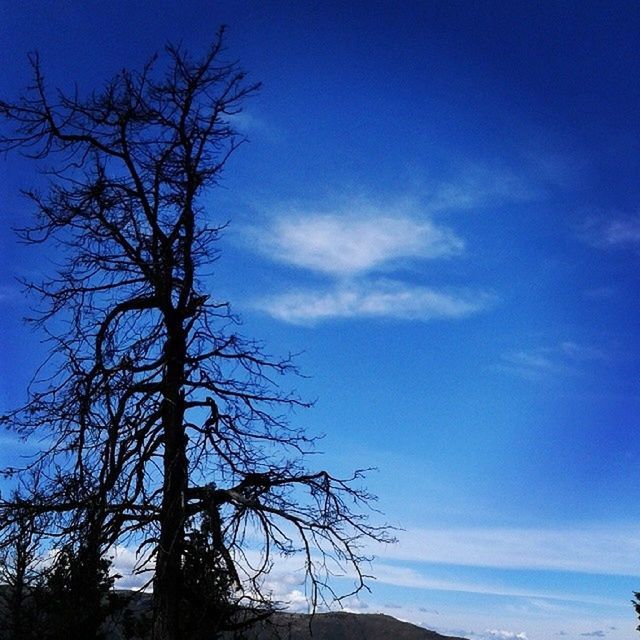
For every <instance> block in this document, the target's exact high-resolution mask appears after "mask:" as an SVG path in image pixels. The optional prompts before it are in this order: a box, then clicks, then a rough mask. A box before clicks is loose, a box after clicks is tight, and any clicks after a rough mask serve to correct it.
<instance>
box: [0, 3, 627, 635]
mask: <svg viewBox="0 0 640 640" xmlns="http://www.w3.org/2000/svg"><path fill="white" fill-rule="evenodd" d="M221 23H225V24H227V25H229V33H228V46H229V55H230V56H231V57H234V58H237V59H239V60H240V61H241V63H242V65H243V66H244V68H245V69H247V70H248V71H249V72H250V75H251V78H252V79H255V80H261V81H262V82H264V89H263V91H262V92H261V94H260V95H259V96H258V97H257V98H255V99H253V100H252V101H251V102H250V103H248V104H247V108H246V111H245V112H244V113H243V114H242V116H241V117H239V118H238V121H237V123H238V127H239V128H240V129H241V130H242V131H244V132H245V133H246V134H247V136H248V137H249V138H250V140H251V143H250V144H248V145H246V146H244V147H243V148H242V149H241V150H240V151H239V152H238V154H237V155H236V156H235V157H234V158H233V159H232V161H231V162H230V164H229V166H228V170H227V172H226V174H225V177H224V182H223V185H222V187H221V188H220V189H218V190H217V191H216V192H212V193H211V194H210V198H209V202H208V209H209V211H210V213H211V216H212V217H213V219H215V220H217V221H226V220H229V221H231V224H230V226H229V230H228V232H227V234H226V236H225V238H224V239H223V241H222V242H221V244H220V248H221V250H222V255H221V258H220V260H219V261H218V263H217V264H216V267H215V275H214V277H213V278H212V279H211V287H212V291H213V292H214V293H215V294H217V295H219V296H220V297H223V298H228V299H230V300H231V301H232V302H233V303H234V306H235V309H236V311H238V312H239V313H241V314H242V316H243V318H244V320H245V332H246V333H247V334H248V335H251V336H256V337H259V338H263V339H264V340H265V341H266V342H267V344H268V346H269V349H270V350H271V351H273V352H287V351H289V350H292V351H301V352H303V353H302V355H301V356H300V359H299V360H300V365H301V367H302V369H303V370H304V372H305V373H307V374H309V376H310V377H309V378H308V379H304V380H292V381H291V385H295V386H296V387H297V388H298V389H299V390H300V391H301V392H302V393H303V394H304V395H306V396H308V397H311V398H317V405H316V407H315V408H314V409H313V410H312V411H310V412H308V413H306V414H302V415H299V416H297V418H296V419H297V420H299V421H300V422H301V423H302V424H304V425H307V426H308V428H309V429H310V430H311V431H313V432H324V433H326V438H325V439H324V441H323V443H322V448H323V450H324V451H325V452H326V453H325V459H324V461H323V464H325V465H327V466H329V467H331V468H334V469H338V470H340V469H348V468H353V467H358V466H370V465H373V466H377V467H378V468H379V471H378V472H377V473H376V474H374V475H372V477H371V478H370V482H369V484H370V486H371V488H372V489H373V490H374V491H376V492H377V493H378V494H379V496H380V507H381V509H382V510H383V511H384V512H385V513H386V515H387V518H388V519H389V521H390V522H392V523H394V524H397V525H399V526H402V527H403V528H404V529H405V531H404V532H401V533H400V535H399V538H400V541H399V543H398V545H396V546H395V547H394V548H392V549H382V550H379V559H378V560H377V562H376V563H375V564H374V567H373V573H374V574H376V575H377V576H378V580H377V582H376V583H374V585H373V588H372V593H371V594H368V595H365V596H363V597H362V598H361V599H360V600H354V601H352V602H349V607H350V608H352V609H354V610H362V611H385V612H388V613H391V614H392V615H395V616H396V617H400V618H403V619H406V620H411V621H413V622H417V623H420V624H424V625H425V626H428V627H430V628H435V629H437V630H440V631H442V632H445V633H453V632H455V633H459V634H462V635H467V636H468V637H470V638H473V639H474V640H480V639H482V640H489V639H498V640H500V639H502V640H510V639H511V638H520V639H521V640H523V639H524V638H527V639H528V640H551V639H553V638H558V637H565V638H567V639H578V640H579V639H580V638H586V637H603V638H611V639H612V640H618V639H619V640H630V639H631V638H634V637H636V632H635V631H634V627H635V625H636V623H637V621H636V620H635V617H634V613H633V610H632V608H631V606H630V605H629V600H630V598H631V595H632V594H631V592H632V590H634V589H640V502H639V500H638V475H639V474H638V468H639V461H640V437H639V436H638V426H639V425H638V416H639V415H640V413H639V409H640V406H639V404H640V403H639V398H640V390H639V388H638V384H639V373H640V371H639V358H638V354H639V353H640V352H639V349H638V347H639V346H640V345H639V342H640V332H639V331H638V327H637V323H638V316H639V313H638V309H639V308H640V306H639V304H638V303H639V291H640V288H639V285H640V282H639V280H640V277H639V276H640V270H639V269H638V258H639V252H640V215H639V213H638V212H639V206H638V205H639V203H640V180H639V177H640V153H639V152H640V117H639V115H640V55H639V54H638V51H637V50H638V43H639V42H640V4H638V3H637V2H624V1H622V0H619V1H616V2H615V3H607V2H599V3H594V2H584V1H582V2H569V1H565V2H551V1H549V2H515V3H514V2H506V1H502V2H491V1H485V2H440V1H437V2H436V1H431V2H426V1H425V2H417V1H415V2H409V1H404V2H396V3H393V2H380V1H378V2H376V1H373V0H371V1H369V2H359V1H351V2H346V1H345V2H329V1H327V2H310V1H300V2H276V1H271V2H240V1H236V2H226V1H219V2H214V1H210V2H205V1H193V2H183V3H180V4H178V3H177V2H175V3H174V2H159V1H158V2H149V1H145V2H143V1H140V2H124V1H115V2H95V1H92V2H80V1H67V2H62V1H58V2H51V1H37V2H36V1H21V2H9V1H8V0H0V25H1V26H0V50H1V51H2V65H0V87H1V90H2V94H3V95H9V96H12V95H17V94H18V92H19V91H20V89H21V88H22V87H23V86H25V84H26V83H27V82H28V80H29V69H28V65H27V61H26V54H27V52H28V51H32V50H34V49H38V50H39V51H40V54H41V56H42V60H43V65H44V69H45V74H46V77H47V81H48V83H49V84H50V85H51V86H52V87H55V86H60V87H62V88H67V89H69V88H72V87H73V82H74V81H77V82H78V84H79V86H80V87H84V88H87V89H88V88H92V87H94V86H97V85H100V84H101V83H102V81H103V80H105V79H107V78H109V77H110V76H112V75H113V74H114V73H115V72H116V71H117V70H118V69H120V68H121V67H123V66H128V67H136V66H139V65H140V64H141V63H142V62H143V61H144V60H146V58H147V57H148V56H149V55H150V54H151V53H153V52H155V51H157V50H161V49H162V46H163V44H164V43H165V42H166V41H169V40H171V41H174V42H175V41H182V42H183V44H184V45H185V46H187V47H188V48H190V49H191V50H193V51H194V52H200V51H203V50H204V48H205V47H206V46H207V44H208V43H209V42H210V41H211V39H212V37H213V34H214V33H215V31H216V29H217V26H218V25H219V24H221ZM40 180H41V179H40V178H39V177H38V176H37V175H36V174H35V173H34V167H33V166H32V165H31V164H29V163H27V162H24V161H22V160H20V159H18V158H16V157H13V156H12V157H9V158H5V157H3V158H0V211H1V215H2V229H1V230H0V260H1V261H2V262H1V267H0V310H1V313H0V332H1V334H0V335H1V340H2V346H1V349H2V351H1V352H0V358H1V365H0V366H1V367H2V387H1V390H0V391H1V396H0V405H1V406H0V409H4V408H7V407H9V406H13V405H14V404H16V403H17V402H19V401H20V399H21V398H22V397H23V389H24V386H25V384H26V381H27V380H28V377H29V373H30V372H32V370H33V369H34V367H35V365H36V364H37V363H38V362H39V361H40V360H41V359H42V355H43V346H42V345H41V344H39V342H38V338H37V336H34V335H33V334H30V333H29V332H28V330H27V329H26V328H25V327H24V326H23V325H22V324H21V321H20V319H21V317H22V316H23V315H25V313H26V308H27V301H25V299H24V297H23V296H22V294H21V293H20V291H19V289H18V288H17V286H16V284H15V282H14V277H15V276H16V275H29V274H35V273H38V271H39V270H40V269H47V268H48V266H47V256H46V255H43V254H39V253H38V252H37V251H33V250H29V251H27V250H25V248H24V247H22V246H19V245H18V244H16V241H15V238H14V236H13V235H12V234H11V232H10V230H9V227H10V226H11V225H19V224H20V223H21V222H23V221H25V220H26V219H28V216H29V215H30V210H29V207H28V205H27V204H26V203H25V201H24V200H22V199H20V197H19V194H18V191H19V189H20V188H21V187H27V186H31V185H33V184H37V183H38V182H39V181H40ZM50 257H51V256H49V258H50ZM2 445H3V449H2V451H1V452H0V458H1V461H6V460H8V459H10V458H11V457H12V456H14V455H15V454H16V451H17V447H16V444H15V443H14V442H13V441H12V440H11V439H10V438H7V437H6V436H2ZM121 562H122V563H123V564H126V562H127V558H126V551H123V552H122V557H121ZM288 571H289V569H288V567H287V566H285V565H284V564H283V565H282V566H280V567H278V571H277V573H276V575H274V589H276V590H277V591H278V592H279V593H284V594H288V597H289V598H290V599H291V600H292V601H294V602H295V601H296V600H297V599H298V596H299V592H298V589H299V588H300V587H299V586H298V585H296V584H295V580H293V579H292V578H291V576H290V575H289V573H288Z"/></svg>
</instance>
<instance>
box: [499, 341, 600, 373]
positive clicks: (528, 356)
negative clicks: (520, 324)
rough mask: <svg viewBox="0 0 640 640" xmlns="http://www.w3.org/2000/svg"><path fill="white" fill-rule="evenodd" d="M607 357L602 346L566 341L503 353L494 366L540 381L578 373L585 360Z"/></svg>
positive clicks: (598, 359) (586, 361) (590, 360)
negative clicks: (549, 345)
mask: <svg viewBox="0 0 640 640" xmlns="http://www.w3.org/2000/svg"><path fill="white" fill-rule="evenodd" d="M606 360H608V356H607V353H606V352H605V351H604V350H603V349H600V348H598V347H594V346H591V345H584V344H579V343H577V342H574V341H572V340H567V341H564V342H561V343H559V344H557V345H555V346H551V347H537V348H532V349H520V350H516V351H509V352H507V353H504V354H502V356H501V360H500V363H498V364H497V365H495V367H494V369H496V370H498V371H505V372H507V373H512V374H514V375H518V376H520V377H523V378H526V379H528V380H535V381H539V380H543V379H549V378H553V377H563V376H571V375H577V374H579V373H581V367H582V366H584V365H585V364H586V363H588V362H594V361H602V362H604V361H606Z"/></svg>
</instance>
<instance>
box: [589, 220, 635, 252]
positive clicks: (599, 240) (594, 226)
mask: <svg viewBox="0 0 640 640" xmlns="http://www.w3.org/2000/svg"><path fill="white" fill-rule="evenodd" d="M578 233H579V235H580V237H581V238H582V239H583V240H584V241H585V242H587V243H588V244H591V245H593V246H596V247H599V248H602V249H606V248H623V247H633V248H635V247H638V246H640V215H636V216H623V215H616V216H615V217H613V218H612V217H610V216H602V215H595V216H589V217H588V218H587V220H586V221H585V223H584V224H583V225H582V227H581V228H580V229H579V231H578Z"/></svg>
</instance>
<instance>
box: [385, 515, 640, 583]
mask: <svg viewBox="0 0 640 640" xmlns="http://www.w3.org/2000/svg"><path fill="white" fill-rule="evenodd" d="M379 556H380V557H381V558H382V559H385V560H387V559H389V560H391V559H393V560H403V561H414V562H434V563H446V564H457V565H464V566H479V567H498V568H505V569H506V568H519V569H537V570H554V571H572V572H584V573H596V574H607V575H635V574H637V573H639V572H640V525H635V526H632V525H630V526H628V527H618V528H615V527H611V526H610V527H607V528H604V527H602V528H599V527H592V528H590V529H589V528H565V529H527V528H459V529H456V528H452V529H411V530H410V531H407V532H406V533H405V534H404V535H402V536H400V540H399V543H398V544H397V545H393V546H387V547H385V548H382V549H380V551H379Z"/></svg>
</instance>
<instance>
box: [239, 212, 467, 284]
mask: <svg viewBox="0 0 640 640" xmlns="http://www.w3.org/2000/svg"><path fill="white" fill-rule="evenodd" d="M246 231H247V238H248V240H249V241H250V242H251V244H252V245H253V247H254V248H256V249H258V250H260V251H261V252H262V253H264V254H265V255H267V256H268V257H270V258H271V259H273V260H276V261H278V262H284V263H287V264H291V265H294V266H297V267H302V268H305V269H310V270H312V271H317V272H321V273H326V274H330V275H333V276H338V277H345V276H353V275H356V274H361V273H364V272H368V271H371V270H373V269H377V268H379V267H381V266H383V265H386V264H387V263H389V262H393V261H397V260H401V259H405V258H422V259H434V258H445V257H448V256H452V255H457V254H459V253H461V252H462V250H463V249H464V241H463V240H462V238H460V237H458V236H457V235H456V234H455V233H454V232H453V231H452V230H451V229H449V228H448V227H446V226H443V225H440V224H436V223H435V222H433V221H432V220H430V219H428V218H426V217H425V216H424V215H423V216H417V215H416V214H415V213H414V212H412V211H409V207H408V206H406V205H397V206H391V207H388V208H382V207H375V206H372V205H368V204H363V203H354V204H351V205H350V206H349V207H345V208H344V209H342V210H340V211H337V212H334V213H322V214H321V213H309V212H295V211H294V212H292V213H290V214H287V215H281V216H279V217H277V218H275V219H274V220H272V221H271V223H270V224H269V225H268V226H267V227H266V228H265V229H256V228H251V229H248V230H246Z"/></svg>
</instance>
